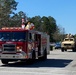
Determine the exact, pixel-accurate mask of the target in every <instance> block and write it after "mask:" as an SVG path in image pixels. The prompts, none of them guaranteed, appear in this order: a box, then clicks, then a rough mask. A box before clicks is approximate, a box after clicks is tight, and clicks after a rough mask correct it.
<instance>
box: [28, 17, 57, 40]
mask: <svg viewBox="0 0 76 75" xmlns="http://www.w3.org/2000/svg"><path fill="white" fill-rule="evenodd" d="M29 21H31V22H33V23H34V24H35V29H36V30H38V31H42V32H45V33H48V34H49V35H50V41H53V40H54V39H53V33H54V32H55V31H56V27H57V25H56V21H55V19H54V18H53V17H51V16H49V17H46V16H43V17H40V16H35V17H32V18H29Z"/></svg>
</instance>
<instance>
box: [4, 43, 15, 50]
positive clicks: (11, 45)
mask: <svg viewBox="0 0 76 75" xmlns="http://www.w3.org/2000/svg"><path fill="white" fill-rule="evenodd" d="M3 51H4V52H15V51H16V45H15V44H3Z"/></svg>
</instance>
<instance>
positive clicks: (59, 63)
mask: <svg viewBox="0 0 76 75" xmlns="http://www.w3.org/2000/svg"><path fill="white" fill-rule="evenodd" d="M70 62H72V60H64V59H47V60H45V61H39V60H36V61H35V62H34V63H32V64H28V63H26V62H17V63H10V64H8V65H2V66H3V67H21V68H26V67H27V68H37V67H57V68H63V67H66V66H67V65H69V63H70ZM2 66H1V67H2Z"/></svg>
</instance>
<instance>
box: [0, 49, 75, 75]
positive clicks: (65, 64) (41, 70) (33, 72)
mask: <svg viewBox="0 0 76 75" xmlns="http://www.w3.org/2000/svg"><path fill="white" fill-rule="evenodd" d="M0 75H76V52H72V51H71V50H68V51H67V52H61V51H60V50H53V51H50V54H49V55H48V59H47V60H45V61H37V60H36V61H35V62H34V63H32V64H28V63H20V62H18V63H10V64H8V65H3V64H2V63H1V62H0Z"/></svg>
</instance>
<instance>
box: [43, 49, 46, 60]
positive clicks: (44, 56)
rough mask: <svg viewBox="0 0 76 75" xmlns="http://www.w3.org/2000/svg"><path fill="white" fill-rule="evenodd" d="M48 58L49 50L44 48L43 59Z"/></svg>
mask: <svg viewBox="0 0 76 75" xmlns="http://www.w3.org/2000/svg"><path fill="white" fill-rule="evenodd" d="M45 59H47V52H46V49H45V50H44V55H43V60H45Z"/></svg>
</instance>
